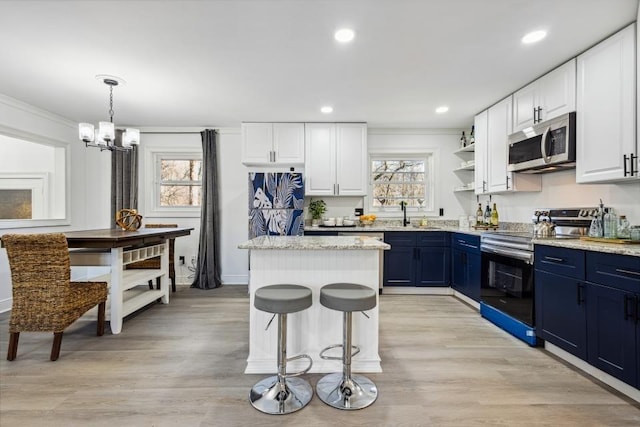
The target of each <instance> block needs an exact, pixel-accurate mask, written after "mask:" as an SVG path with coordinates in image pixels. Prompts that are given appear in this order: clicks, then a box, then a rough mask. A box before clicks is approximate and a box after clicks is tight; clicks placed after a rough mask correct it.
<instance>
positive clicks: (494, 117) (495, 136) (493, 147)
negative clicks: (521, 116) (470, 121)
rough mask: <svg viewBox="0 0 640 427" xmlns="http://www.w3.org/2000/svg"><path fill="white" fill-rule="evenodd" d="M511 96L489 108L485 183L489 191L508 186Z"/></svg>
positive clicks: (505, 188) (500, 189) (499, 189)
mask: <svg viewBox="0 0 640 427" xmlns="http://www.w3.org/2000/svg"><path fill="white" fill-rule="evenodd" d="M511 99H512V98H511V97H508V98H505V99H503V100H502V101H500V102H498V103H497V104H496V105H494V106H493V107H491V108H489V115H488V117H487V119H488V121H489V130H488V138H487V153H488V156H487V174H486V178H487V183H488V188H489V192H490V193H493V192H496V191H506V190H508V188H509V182H508V181H509V180H508V178H507V165H508V164H507V162H508V160H509V155H508V149H509V146H508V143H507V138H508V136H509V134H510V133H511V129H512V126H511Z"/></svg>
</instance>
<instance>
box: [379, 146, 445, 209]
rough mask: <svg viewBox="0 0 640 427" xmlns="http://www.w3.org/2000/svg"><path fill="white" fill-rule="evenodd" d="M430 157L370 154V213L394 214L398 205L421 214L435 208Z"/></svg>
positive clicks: (429, 155) (425, 155)
mask: <svg viewBox="0 0 640 427" xmlns="http://www.w3.org/2000/svg"><path fill="white" fill-rule="evenodd" d="M431 165H432V155H431V154H422V155H407V154H401V155H394V154H372V155H371V179H370V182H371V203H370V210H371V211H372V212H385V211H389V212H397V211H398V210H400V203H401V202H406V204H407V208H408V209H410V210H415V211H420V212H425V213H428V212H431V211H433V206H434V185H433V178H432V177H433V171H432V169H433V168H432V167H431Z"/></svg>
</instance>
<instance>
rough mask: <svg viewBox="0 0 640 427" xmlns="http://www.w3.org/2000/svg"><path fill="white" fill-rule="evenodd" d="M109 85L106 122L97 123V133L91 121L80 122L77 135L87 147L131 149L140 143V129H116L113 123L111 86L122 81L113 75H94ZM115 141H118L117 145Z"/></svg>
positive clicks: (113, 149)
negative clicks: (107, 118) (107, 119)
mask: <svg viewBox="0 0 640 427" xmlns="http://www.w3.org/2000/svg"><path fill="white" fill-rule="evenodd" d="M96 78H97V79H101V80H102V82H103V83H104V84H105V85H107V86H109V118H110V120H109V121H108V122H99V123H98V133H97V135H96V131H95V127H94V126H93V125H92V124H91V123H80V124H79V125H78V136H79V137H80V140H82V141H83V142H84V144H85V146H87V147H98V148H100V151H102V150H110V151H115V150H131V149H132V148H133V146H134V145H139V144H140V131H139V130H138V129H133V128H126V129H125V130H124V131H121V130H116V128H115V125H114V123H113V88H114V86H118V84H119V82H121V81H123V80H122V79H119V78H117V77H114V76H102V75H99V76H96ZM116 141H118V142H120V144H119V145H118V144H117V143H116Z"/></svg>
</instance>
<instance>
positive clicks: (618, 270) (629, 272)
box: [616, 268, 640, 276]
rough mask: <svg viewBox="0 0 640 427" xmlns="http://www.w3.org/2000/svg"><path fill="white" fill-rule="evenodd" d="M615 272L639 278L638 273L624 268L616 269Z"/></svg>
mask: <svg viewBox="0 0 640 427" xmlns="http://www.w3.org/2000/svg"><path fill="white" fill-rule="evenodd" d="M616 272H618V273H626V274H633V275H634V276H640V271H631V270H625V269H624V268H616Z"/></svg>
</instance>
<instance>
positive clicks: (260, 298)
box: [249, 285, 313, 415]
mask: <svg viewBox="0 0 640 427" xmlns="http://www.w3.org/2000/svg"><path fill="white" fill-rule="evenodd" d="M311 303H312V299H311V289H309V288H307V287H305V286H299V285H270V286H265V287H262V288H260V289H258V290H257V291H256V292H255V295H254V301H253V305H254V306H255V308H257V309H258V310H261V311H266V312H268V313H273V317H275V316H276V315H278V374H277V375H274V376H271V377H268V378H265V379H263V380H262V381H260V382H258V383H257V384H255V385H254V386H253V388H252V389H251V392H250V393H249V401H250V402H251V405H253V407H254V408H256V409H257V410H259V411H261V412H265V413H267V414H274V415H276V414H289V413H291V412H295V411H297V410H299V409H302V408H304V407H305V406H306V405H307V404H308V403H309V401H311V397H313V389H312V388H311V385H310V384H309V383H308V382H307V381H305V380H303V379H301V378H295V377H298V376H300V375H303V374H306V373H307V372H309V369H311V366H312V365H313V361H312V360H311V357H310V356H308V355H306V354H301V355H298V356H295V357H291V358H289V359H287V314H288V313H295V312H297V311H302V310H305V309H307V308H309V307H311ZM273 317H272V318H271V320H270V321H269V324H268V325H267V329H268V328H269V326H270V325H271V322H272V321H273ZM303 358H304V359H308V360H309V366H308V367H307V368H306V369H304V370H302V371H300V372H295V373H291V374H288V373H287V362H289V361H292V360H297V359H303Z"/></svg>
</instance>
